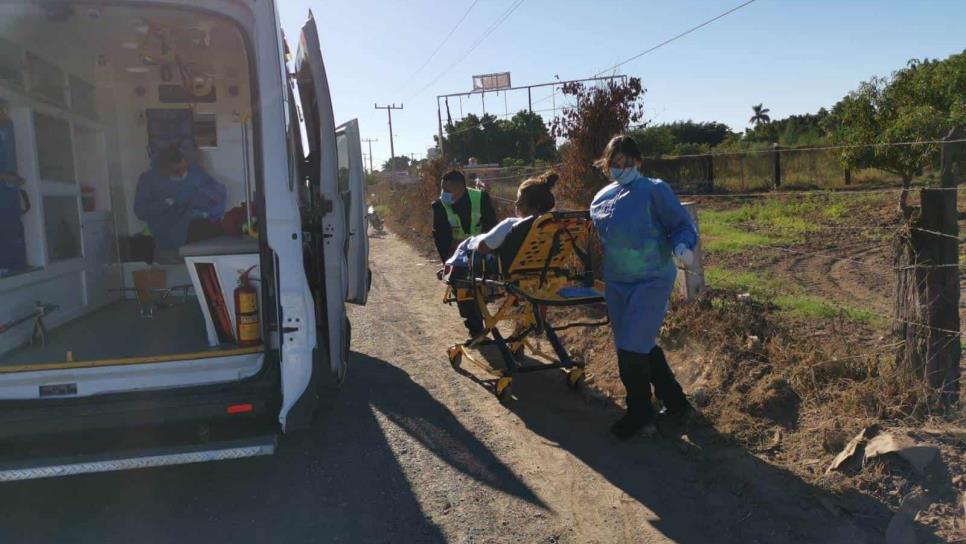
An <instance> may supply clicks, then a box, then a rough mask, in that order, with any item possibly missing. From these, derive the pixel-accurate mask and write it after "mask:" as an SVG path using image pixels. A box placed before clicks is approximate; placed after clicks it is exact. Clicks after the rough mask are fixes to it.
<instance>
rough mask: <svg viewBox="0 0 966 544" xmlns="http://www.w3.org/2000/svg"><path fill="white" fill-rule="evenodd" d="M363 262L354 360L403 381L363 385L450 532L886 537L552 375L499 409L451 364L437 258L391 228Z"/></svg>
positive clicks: (510, 536) (753, 467) (581, 538)
mask: <svg viewBox="0 0 966 544" xmlns="http://www.w3.org/2000/svg"><path fill="white" fill-rule="evenodd" d="M371 260H372V268H373V273H374V279H373V292H372V298H371V301H370V304H369V305H368V306H367V307H365V308H361V309H358V310H357V311H354V312H353V315H352V321H353V326H354V343H353V350H354V351H356V352H358V353H360V354H365V358H364V359H362V361H364V362H363V363H362V364H363V365H385V367H386V368H387V369H388V368H392V369H393V370H392V372H402V373H405V374H407V375H408V379H411V380H412V381H411V382H407V386H406V387H407V388H408V389H410V390H411V392H412V395H413V396H412V398H409V399H407V398H396V399H395V400H388V399H392V398H393V397H394V396H395V395H394V392H393V391H392V390H391V389H392V388H393V387H394V386H393V385H392V384H389V383H386V384H379V383H373V384H369V385H370V387H371V393H370V395H369V397H370V399H372V401H373V412H374V414H375V417H376V420H377V421H378V422H379V425H380V427H381V428H382V429H383V431H384V433H385V436H386V439H387V440H388V442H389V446H390V448H391V449H392V451H393V452H394V453H395V455H396V458H397V459H399V463H400V468H401V469H402V471H403V473H404V474H405V477H406V480H407V481H408V482H409V483H410V487H411V492H412V494H413V496H414V498H415V500H416V502H417V503H418V504H419V505H420V509H421V511H422V513H423V515H424V516H425V518H424V519H425V521H426V522H428V523H431V524H432V525H433V526H434V527H435V530H437V531H438V532H439V533H438V535H441V536H443V537H444V538H445V539H446V540H449V541H455V542H464V541H509V540H513V541H520V542H665V541H678V542H705V541H712V540H714V541H717V542H722V541H734V542H755V541H760V542H781V541H806V542H819V541H821V542H834V541H842V542H846V541H848V542H861V541H877V540H878V539H879V538H880V536H881V534H879V535H877V534H876V532H875V531H869V530H868V528H863V527H860V526H859V525H857V524H855V523H854V522H853V520H852V519H851V518H849V517H848V516H845V515H842V516H838V517H836V516H833V515H832V514H830V512H829V511H828V510H827V509H826V508H824V507H822V506H821V505H820V503H819V501H818V500H817V497H818V492H817V491H815V490H814V489H811V488H809V487H808V486H807V485H805V484H804V483H802V482H801V481H799V480H797V479H796V478H795V477H794V476H792V475H790V474H788V473H785V472H783V471H781V470H779V469H777V468H774V467H772V466H770V465H768V464H766V463H764V462H762V461H761V460H759V459H757V458H756V457H754V456H751V455H749V454H747V453H745V452H743V451H740V450H738V449H735V448H732V447H728V446H724V445H723V440H721V439H720V437H716V436H715V435H714V431H713V430H712V429H709V428H705V429H702V430H700V431H698V432H697V433H696V434H695V433H692V436H691V437H690V438H691V441H692V442H691V443H689V444H682V443H677V442H673V443H672V442H669V441H666V440H648V439H644V438H641V439H639V440H637V441H634V442H631V443H618V442H616V441H614V440H613V439H611V438H610V437H609V436H608V434H607V427H608V425H609V423H610V421H611V420H612V419H613V418H614V417H616V415H617V414H616V412H615V411H613V410H609V409H607V408H606V407H604V406H602V405H601V404H600V402H597V401H591V400H589V399H588V398H587V397H585V396H581V395H579V394H574V393H571V392H569V391H567V389H566V388H565V387H564V385H563V381H562V377H561V376H557V375H556V374H552V373H538V374H530V375H525V376H524V377H523V378H518V379H517V380H516V381H515V382H514V392H515V396H516V397H517V398H516V400H515V401H514V402H512V403H511V404H510V405H509V407H503V406H501V405H500V404H499V403H498V402H497V401H496V399H495V398H494V397H493V395H492V394H491V393H490V392H489V391H487V390H486V388H485V387H484V386H482V385H480V384H479V383H476V382H475V381H474V380H471V379H470V378H468V377H466V376H462V375H460V374H458V373H456V372H454V371H453V370H451V369H450V367H449V365H448V364H447V360H446V357H445V347H446V346H447V345H449V344H452V343H453V342H455V341H458V340H459V339H461V338H463V337H464V336H465V331H464V330H462V327H461V323H460V321H459V318H458V315H457V313H456V310H455V308H451V307H447V306H443V305H442V304H441V303H440V299H441V296H442V287H441V285H440V284H439V283H438V282H436V280H435V277H434V274H433V273H434V272H435V269H436V263H434V262H432V261H428V260H426V259H425V258H422V257H420V256H419V255H418V254H417V253H416V252H414V251H413V250H412V249H411V248H410V247H409V246H407V245H406V244H404V243H402V242H401V241H400V240H398V239H397V238H395V237H393V236H392V235H387V236H385V237H382V238H374V239H373V240H372V253H371ZM479 377H481V378H482V377H484V376H479ZM362 378H364V376H358V375H356V376H350V380H356V379H362ZM382 387H384V388H385V389H381V388H382ZM380 398H385V399H387V400H388V401H381V400H379V399H380ZM826 504H827V503H826Z"/></svg>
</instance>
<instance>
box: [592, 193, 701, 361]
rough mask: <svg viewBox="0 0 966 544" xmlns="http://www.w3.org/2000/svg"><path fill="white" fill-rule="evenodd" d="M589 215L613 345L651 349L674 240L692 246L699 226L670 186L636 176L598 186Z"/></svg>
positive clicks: (669, 281)
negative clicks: (599, 255)
mask: <svg viewBox="0 0 966 544" xmlns="http://www.w3.org/2000/svg"><path fill="white" fill-rule="evenodd" d="M590 216H591V219H593V221H594V226H595V227H596V229H597V234H598V236H600V240H601V244H602V245H603V248H604V281H605V282H606V284H607V287H606V290H605V292H604V296H605V298H606V299H607V312H608V314H609V315H610V320H611V327H612V328H613V330H614V339H615V342H616V344H617V348H618V349H621V350H625V351H633V352H636V353H648V352H650V351H651V350H652V349H653V348H654V346H655V342H656V340H657V335H658V333H659V332H660V329H661V323H662V322H663V321H664V314H665V312H666V311H667V303H668V300H669V299H670V297H671V291H672V290H673V289H674V280H675V277H676V276H677V268H676V267H675V266H674V261H673V260H672V258H671V255H672V251H673V249H674V248H675V247H677V246H678V245H679V244H684V246H685V247H687V248H688V249H690V250H694V248H695V246H696V245H697V243H698V232H697V229H696V228H695V226H694V222H693V221H692V220H691V216H690V215H689V214H688V212H687V211H686V210H685V209H684V207H683V206H681V202H680V201H679V200H678V199H677V197H676V196H674V192H673V191H671V188H670V187H669V186H668V185H667V184H666V183H664V182H663V181H661V180H659V179H651V178H648V177H644V176H640V177H638V178H637V179H635V180H633V181H631V182H629V183H627V184H624V185H621V184H618V183H612V184H610V185H608V186H607V187H604V188H603V189H601V191H600V192H599V193H597V196H595V197H594V201H593V203H592V204H591V206H590Z"/></svg>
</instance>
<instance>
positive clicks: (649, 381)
mask: <svg viewBox="0 0 966 544" xmlns="http://www.w3.org/2000/svg"><path fill="white" fill-rule="evenodd" d="M617 366H618V369H619V371H620V377H621V381H622V382H623V383H624V388H625V389H626V390H627V399H626V402H627V413H628V415H630V416H632V417H635V418H640V419H642V420H648V419H652V418H653V417H654V408H653V406H652V405H651V386H652V385H653V386H654V394H655V395H656V396H657V398H659V399H661V402H663V403H664V406H665V407H667V411H668V413H670V414H675V413H681V412H683V411H685V410H686V409H687V408H688V399H687V397H686V396H685V395H684V390H683V389H682V388H681V384H679V383H678V381H677V379H676V378H675V377H674V372H672V371H671V367H670V366H668V364H667V359H666V358H665V357H664V350H662V349H661V348H660V347H656V346H655V348H654V349H652V350H651V352H650V353H636V352H633V351H625V350H618V352H617Z"/></svg>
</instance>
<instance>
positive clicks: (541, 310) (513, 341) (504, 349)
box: [441, 211, 608, 402]
mask: <svg viewBox="0 0 966 544" xmlns="http://www.w3.org/2000/svg"><path fill="white" fill-rule="evenodd" d="M591 228H592V223H591V222H590V217H589V213H588V212H586V211H575V212H550V213H547V214H545V215H542V216H540V217H537V218H536V219H534V220H533V222H532V224H531V226H530V230H529V232H527V234H526V237H525V238H524V240H523V242H522V244H521V245H520V246H519V250H518V251H516V254H515V255H512V256H510V257H509V258H508V260H509V261H511V262H510V264H509V265H508V266H504V259H507V257H497V259H496V262H495V263H494V262H493V261H490V262H489V267H488V266H487V260H486V259H477V258H471V259H469V262H470V269H469V270H468V271H467V273H466V274H457V273H449V274H447V273H445V272H444V274H441V278H442V279H444V281H446V282H447V290H446V295H445V296H444V300H443V301H444V302H445V303H448V304H451V303H453V302H457V301H459V302H462V301H467V300H472V301H475V302H476V305H477V307H478V308H479V310H480V313H481V314H482V317H483V325H484V330H483V333H482V334H480V335H479V336H477V337H475V338H471V339H470V340H469V341H467V342H464V343H461V344H456V345H454V346H453V347H451V348H449V350H448V351H447V355H448V356H449V361H450V364H451V365H452V366H453V368H454V369H458V368H459V366H460V364H461V361H462V360H463V359H466V360H467V361H470V362H471V363H473V364H474V365H476V366H478V367H480V368H481V369H483V370H484V371H486V372H487V373H489V374H491V375H492V376H494V377H495V378H496V380H495V393H496V396H497V398H499V399H500V401H501V402H506V401H508V400H509V399H510V398H511V389H510V387H511V384H512V383H513V376H514V375H515V374H517V373H523V372H535V371H541V370H553V369H565V371H566V372H567V384H568V385H569V386H570V387H571V388H577V387H579V386H580V384H581V383H582V382H583V380H584V378H585V371H584V364H583V362H582V361H577V360H575V359H574V358H573V357H572V356H571V355H570V353H569V352H568V351H567V349H566V348H564V346H563V344H562V343H561V341H560V337H559V336H558V335H557V331H560V330H563V329H567V328H571V327H593V326H601V325H606V324H607V323H608V321H607V320H606V319H604V320H601V321H596V322H589V323H586V322H574V323H570V324H567V325H563V326H557V327H555V326H553V325H551V324H550V323H549V321H548V320H547V312H546V309H547V308H548V307H564V306H582V305H588V304H599V303H602V302H603V301H604V297H603V295H602V292H603V284H602V283H601V282H599V281H595V280H594V278H593V264H592V262H591V259H590V252H589V250H588V242H589V240H590V233H591ZM474 257H475V256H474ZM474 263H475V266H474ZM491 306H492V308H494V309H493V310H491ZM502 323H509V324H511V327H509V329H510V330H512V333H511V334H510V336H507V337H504V335H503V333H501V332H500V330H499V329H498V325H500V324H502ZM541 335H542V336H544V337H545V338H546V340H547V341H548V343H549V344H550V346H551V347H552V348H553V351H554V353H553V354H548V353H545V352H543V351H542V350H540V348H539V346H538V345H537V343H536V342H535V338H536V337H539V336H541ZM488 337H492V339H493V340H492V343H494V344H496V346H497V347H498V348H499V350H500V354H501V356H502V358H503V360H504V362H505V364H506V368H505V369H502V370H497V369H494V368H493V367H492V366H491V365H489V364H486V363H485V362H482V361H479V360H478V359H477V358H475V357H474V356H473V354H472V353H471V352H470V351H469V350H470V348H474V347H477V346H479V345H482V344H486V343H490V341H489V340H488ZM527 352H529V353H530V354H531V355H533V356H535V357H536V358H540V359H543V360H546V361H549V362H545V363H530V364H522V363H521V362H520V361H518V359H517V358H518V357H520V356H522V355H524V354H525V353H527Z"/></svg>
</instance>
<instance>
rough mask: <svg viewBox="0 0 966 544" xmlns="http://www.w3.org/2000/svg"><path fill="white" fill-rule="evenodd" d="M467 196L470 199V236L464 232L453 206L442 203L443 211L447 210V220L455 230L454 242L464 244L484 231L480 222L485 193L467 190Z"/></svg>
mask: <svg viewBox="0 0 966 544" xmlns="http://www.w3.org/2000/svg"><path fill="white" fill-rule="evenodd" d="M466 193H467V196H469V197H470V232H469V234H467V233H466V231H465V230H463V224H462V223H460V216H459V215H458V214H457V213H456V210H454V209H453V206H452V205H450V204H447V203H445V202H442V201H440V203H441V204H442V205H443V209H444V210H446V219H447V220H448V221H449V226H450V228H451V229H452V230H453V241H454V242H462V241H463V240H466V239H467V238H469V237H470V236H476V235H477V234H480V232H481V231H482V226H481V225H480V222H481V220H482V217H483V212H482V209H483V193H482V192H481V191H478V190H476V189H466Z"/></svg>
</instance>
